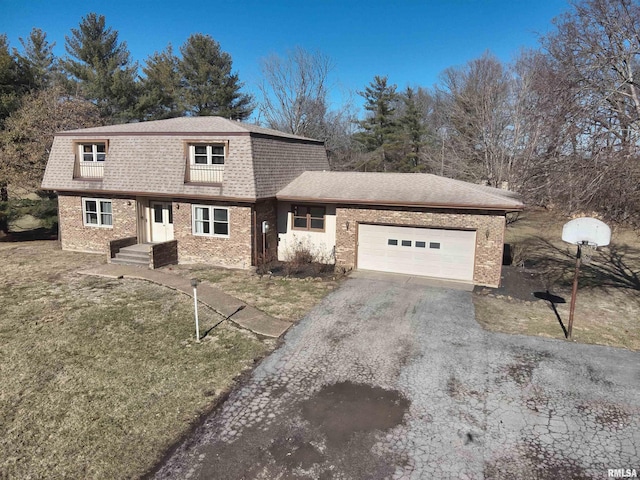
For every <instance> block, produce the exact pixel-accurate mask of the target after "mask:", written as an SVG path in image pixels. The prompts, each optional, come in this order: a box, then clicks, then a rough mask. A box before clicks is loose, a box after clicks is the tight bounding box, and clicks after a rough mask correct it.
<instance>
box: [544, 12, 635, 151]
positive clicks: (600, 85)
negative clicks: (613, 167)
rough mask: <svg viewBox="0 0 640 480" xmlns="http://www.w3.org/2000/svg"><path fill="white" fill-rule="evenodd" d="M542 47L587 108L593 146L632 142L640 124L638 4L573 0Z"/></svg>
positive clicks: (589, 133)
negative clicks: (569, 9) (568, 9)
mask: <svg viewBox="0 0 640 480" xmlns="http://www.w3.org/2000/svg"><path fill="white" fill-rule="evenodd" d="M573 9H574V10H573V11H572V12H569V13H566V14H564V15H562V16H560V17H559V18H557V19H556V20H555V21H554V23H555V24H556V30H555V32H553V33H551V34H550V35H548V36H546V37H545V38H544V39H543V46H544V47H545V48H546V49H547V50H548V52H549V54H550V55H551V57H552V58H553V60H554V61H555V62H557V64H558V68H560V69H563V70H564V71H565V72H566V74H567V76H568V77H569V78H570V79H571V80H572V82H573V89H574V90H573V91H574V94H575V95H576V96H579V97H580V101H581V102H582V103H583V105H584V106H589V107H590V109H591V112H590V115H591V117H590V122H589V124H588V125H585V127H586V128H588V129H589V130H587V131H586V132H585V133H587V134H588V135H589V136H590V137H591V139H592V140H596V141H597V145H598V146H599V147H605V148H608V147H609V146H614V145H615V146H618V147H622V148H628V147H631V146H637V144H638V140H640V136H639V126H640V123H639V122H640V83H639V80H638V74H639V71H638V70H639V67H640V64H639V59H640V6H639V5H638V4H637V3H636V2H634V1H632V0H585V1H583V2H579V3H578V2H574V3H573Z"/></svg>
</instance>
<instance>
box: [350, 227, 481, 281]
mask: <svg viewBox="0 0 640 480" xmlns="http://www.w3.org/2000/svg"><path fill="white" fill-rule="evenodd" d="M475 244H476V232H475V231H467V230H445V229H436V228H420V227H404V226H394V225H370V224H360V225H358V245H357V268H358V269H361V270H376V271H381V272H392V273H404V274H409V275H420V276H426V277H436V278H444V279H450V280H459V281H465V282H472V281H473V271H474V270H473V267H474V259H475Z"/></svg>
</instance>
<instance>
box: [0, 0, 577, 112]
mask: <svg viewBox="0 0 640 480" xmlns="http://www.w3.org/2000/svg"><path fill="white" fill-rule="evenodd" d="M568 10H569V5H568V4H567V2H566V0H439V1H437V0H428V1H427V0H423V1H418V0H387V1H382V0H322V1H321V0H287V1H284V0H271V1H267V0H264V1H258V0H218V1H216V0H204V1H193V0H182V1H168V0H128V1H122V0H102V1H96V0H65V1H62V0H44V1H43V0H0V33H6V34H7V36H8V39H9V42H10V45H11V46H13V47H17V48H20V47H21V46H20V44H19V41H18V38H19V37H23V38H26V37H27V36H28V35H29V32H30V31H31V28H32V27H38V28H41V29H42V30H44V31H45V32H47V35H48V38H49V40H50V41H52V42H56V47H55V52H56V54H57V55H59V56H62V55H64V54H65V50H64V43H65V35H69V34H70V31H71V28H77V26H78V24H79V23H80V20H81V18H82V17H83V16H84V15H86V14H87V13H89V12H96V13H99V14H102V15H105V17H106V20H107V24H108V25H109V26H110V27H112V28H113V29H115V30H117V31H118V32H119V38H120V40H122V41H126V42H127V46H128V48H129V50H130V52H131V54H132V57H133V59H134V60H137V61H139V62H140V63H143V62H144V60H145V59H146V58H147V56H148V55H150V54H152V53H153V52H154V51H161V50H163V49H164V48H165V47H166V46H167V44H168V43H171V44H172V45H173V46H174V49H175V50H176V51H177V49H178V47H179V46H180V45H182V44H183V43H184V41H185V40H186V39H187V38H188V37H189V35H190V34H192V33H205V34H209V35H211V36H212V37H213V38H214V39H215V40H217V41H218V42H219V43H220V45H221V47H222V49H223V50H224V51H226V52H228V53H229V54H230V55H231V57H232V58H233V62H234V70H235V71H236V72H238V74H239V75H240V79H241V80H242V81H243V82H244V83H245V90H247V91H249V92H255V90H256V87H255V86H256V84H257V83H258V82H259V80H260V59H261V58H263V57H265V56H268V55H269V54H272V53H277V54H280V55H282V54H284V53H286V51H287V49H291V48H292V47H295V46H301V47H303V48H305V49H307V50H311V51H313V50H320V51H322V52H323V53H325V54H326V55H328V56H329V57H331V58H332V59H333V61H334V63H335V69H334V71H333V73H332V84H333V85H334V93H333V94H332V99H334V100H336V101H339V99H341V98H343V95H345V92H349V91H351V92H354V93H353V94H354V96H355V100H356V103H357V104H360V102H359V97H357V96H356V95H355V91H357V90H362V89H363V88H364V87H365V86H366V85H367V84H368V83H369V82H370V81H371V80H372V79H373V77H374V75H387V76H388V77H389V80H390V81H391V82H392V83H395V84H397V85H398V87H399V88H400V89H402V88H404V87H406V86H408V85H412V86H417V85H420V86H425V87H431V86H432V85H433V84H434V83H436V82H437V81H438V75H439V73H440V72H442V71H443V70H444V69H446V68H447V67H450V66H459V65H463V64H464V63H466V62H467V61H469V60H472V59H474V58H477V57H479V56H480V55H482V53H483V52H484V51H485V50H490V51H491V52H493V53H494V54H495V55H497V56H498V57H499V58H500V59H501V60H503V61H505V62H508V61H510V60H512V58H513V57H514V56H515V55H516V54H517V53H518V52H519V51H520V49H521V48H522V47H535V46H536V45H537V39H538V36H539V35H540V34H544V33H546V32H547V31H549V29H550V28H551V27H552V23H551V20H552V19H553V18H554V17H555V16H557V15H559V14H561V13H563V12H565V11H568Z"/></svg>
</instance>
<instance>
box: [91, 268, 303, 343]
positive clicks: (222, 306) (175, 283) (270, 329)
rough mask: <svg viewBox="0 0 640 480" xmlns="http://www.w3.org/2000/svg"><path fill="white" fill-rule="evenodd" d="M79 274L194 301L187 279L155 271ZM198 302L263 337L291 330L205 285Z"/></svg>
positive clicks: (102, 270) (104, 270) (98, 270)
mask: <svg viewBox="0 0 640 480" xmlns="http://www.w3.org/2000/svg"><path fill="white" fill-rule="evenodd" d="M78 273H80V274H81V275H93V276H97V277H106V278H135V279H138V280H147V281H149V282H153V283H157V284H159V285H163V286H165V287H169V288H172V289H174V290H178V291H180V292H182V293H186V294H187V295H189V296H191V297H193V287H192V286H191V280H190V279H188V278H184V277H181V276H179V275H174V274H171V273H165V272H161V271H158V270H150V269H148V268H145V267H136V266H133V265H113V264H107V265H99V266H97V267H93V268H90V269H87V270H82V271H80V272H78ZM198 301H199V302H200V303H203V304H204V305H207V306H208V307H210V308H212V309H213V310H214V311H215V312H217V313H219V314H220V315H222V316H223V317H225V318H227V319H229V320H231V321H232V322H233V323H235V324H237V325H239V326H240V327H242V328H246V329H247V330H251V331H252V332H254V333H257V334H258V335H263V336H265V337H273V338H278V337H280V336H281V335H282V334H283V333H284V332H286V331H287V329H288V328H289V327H290V326H291V323H290V322H286V321H284V320H279V319H277V318H273V317H270V316H269V315H267V314H266V313H264V312H262V311H260V310H258V309H257V308H254V307H252V306H251V305H247V304H246V303H244V302H243V301H242V300H238V299H237V298H235V297H232V296H231V295H227V294H226V293H224V292H223V291H222V290H220V289H218V288H215V287H212V286H211V285H208V284H206V283H201V284H200V285H198Z"/></svg>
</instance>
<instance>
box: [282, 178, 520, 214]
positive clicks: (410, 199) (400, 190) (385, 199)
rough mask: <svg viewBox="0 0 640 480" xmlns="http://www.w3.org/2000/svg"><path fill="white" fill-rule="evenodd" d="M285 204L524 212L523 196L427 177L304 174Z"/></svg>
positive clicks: (286, 193)
mask: <svg viewBox="0 0 640 480" xmlns="http://www.w3.org/2000/svg"><path fill="white" fill-rule="evenodd" d="M276 198H277V199H278V200H285V201H300V202H305V201H306V202H318V203H341V204H363V205H385V206H393V205H398V206H428V207H442V208H464V209H483V210H484V209H486V210H505V211H510V210H522V209H523V208H524V204H523V203H522V202H521V200H520V196H519V195H518V194H516V193H514V192H510V191H508V190H501V189H498V188H491V187H485V186H482V185H476V184H474V183H468V182H463V181H461V180H453V179H451V178H445V177H439V176H437V175H431V174H425V173H378V172H321V171H315V172H304V173H302V174H301V175H300V176H299V177H298V178H296V179H295V180H293V181H292V182H291V183H289V184H288V185H287V186H286V187H284V188H283V189H281V190H280V191H279V192H278V193H277V195H276Z"/></svg>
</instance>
